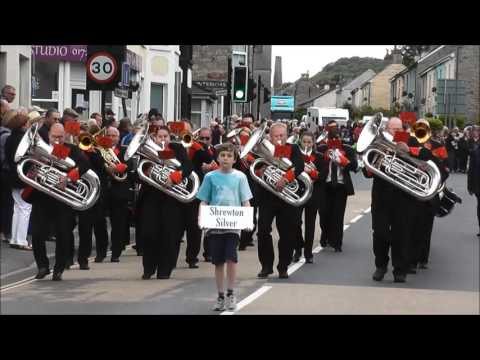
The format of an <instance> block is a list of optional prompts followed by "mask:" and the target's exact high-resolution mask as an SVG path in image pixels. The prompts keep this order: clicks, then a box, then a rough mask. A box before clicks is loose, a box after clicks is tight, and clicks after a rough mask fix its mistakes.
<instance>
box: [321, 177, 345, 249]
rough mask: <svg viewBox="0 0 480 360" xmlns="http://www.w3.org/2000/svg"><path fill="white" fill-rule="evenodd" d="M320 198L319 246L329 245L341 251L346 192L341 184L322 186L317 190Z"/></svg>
mask: <svg viewBox="0 0 480 360" xmlns="http://www.w3.org/2000/svg"><path fill="white" fill-rule="evenodd" d="M319 192H320V198H321V199H322V201H321V202H320V203H319V208H318V214H319V216H320V228H321V230H322V235H321V238H320V244H322V246H326V244H330V245H331V246H332V247H333V248H335V249H337V248H339V249H341V248H342V243H343V221H344V218H345V208H346V206H347V190H346V188H345V186H344V185H343V184H339V183H338V184H337V185H332V184H331V183H327V184H322V185H321V186H320V189H319Z"/></svg>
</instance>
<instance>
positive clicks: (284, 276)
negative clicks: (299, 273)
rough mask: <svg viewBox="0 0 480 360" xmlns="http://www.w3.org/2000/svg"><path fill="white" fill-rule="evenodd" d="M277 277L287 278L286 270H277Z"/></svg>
mask: <svg viewBox="0 0 480 360" xmlns="http://www.w3.org/2000/svg"><path fill="white" fill-rule="evenodd" d="M278 278H279V279H288V272H286V271H279V272H278Z"/></svg>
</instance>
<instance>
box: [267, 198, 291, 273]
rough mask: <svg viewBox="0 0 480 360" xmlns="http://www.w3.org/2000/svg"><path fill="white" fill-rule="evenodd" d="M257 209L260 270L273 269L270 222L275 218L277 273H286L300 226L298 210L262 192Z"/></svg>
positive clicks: (273, 256)
mask: <svg viewBox="0 0 480 360" xmlns="http://www.w3.org/2000/svg"><path fill="white" fill-rule="evenodd" d="M259 200H260V201H259V207H258V257H259V260H260V263H261V265H262V268H263V269H265V270H271V269H273V262H274V258H275V255H274V251H273V239H272V222H273V218H275V219H276V220H275V222H276V225H277V229H278V233H279V236H280V238H279V240H278V253H279V254H278V255H279V256H278V257H279V260H278V265H277V269H278V271H287V269H288V265H290V263H291V261H292V255H293V249H294V247H295V246H296V243H297V229H298V226H299V224H300V209H299V208H297V207H294V206H291V205H288V204H287V203H285V202H284V201H282V200H281V199H279V198H278V197H277V196H275V195H273V194H271V193H269V192H268V193H267V192H266V191H264V192H263V194H262V196H261V198H259Z"/></svg>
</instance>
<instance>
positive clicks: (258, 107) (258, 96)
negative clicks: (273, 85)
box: [256, 75, 262, 121]
mask: <svg viewBox="0 0 480 360" xmlns="http://www.w3.org/2000/svg"><path fill="white" fill-rule="evenodd" d="M261 85H262V77H261V76H260V75H258V82H257V117H256V119H257V121H258V118H259V116H260V91H261V89H262V86H261Z"/></svg>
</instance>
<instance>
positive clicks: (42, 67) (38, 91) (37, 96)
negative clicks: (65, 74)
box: [32, 60, 59, 109]
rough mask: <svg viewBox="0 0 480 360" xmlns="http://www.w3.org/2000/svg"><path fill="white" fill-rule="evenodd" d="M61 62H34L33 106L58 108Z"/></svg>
mask: <svg viewBox="0 0 480 360" xmlns="http://www.w3.org/2000/svg"><path fill="white" fill-rule="evenodd" d="M58 77H59V61H48V62H47V61H42V60H32V104H33V105H37V106H40V107H42V108H44V109H45V108H46V109H48V108H50V107H55V108H58V84H59V79H58Z"/></svg>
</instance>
